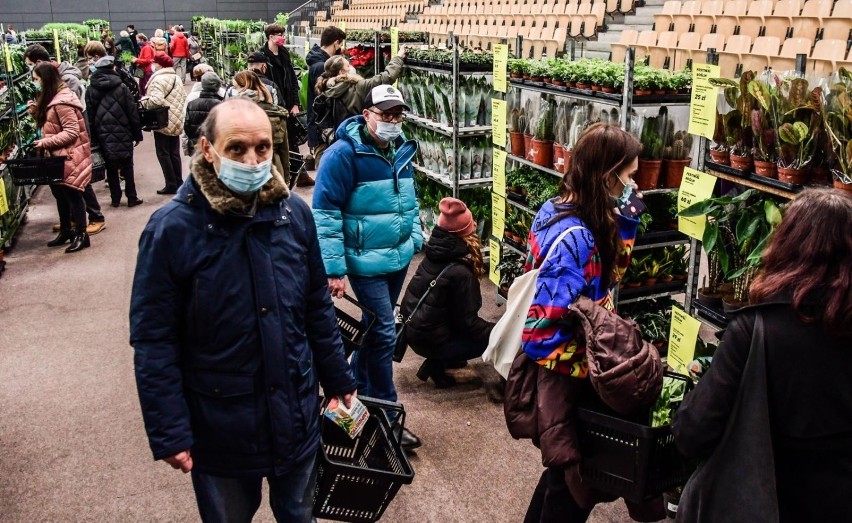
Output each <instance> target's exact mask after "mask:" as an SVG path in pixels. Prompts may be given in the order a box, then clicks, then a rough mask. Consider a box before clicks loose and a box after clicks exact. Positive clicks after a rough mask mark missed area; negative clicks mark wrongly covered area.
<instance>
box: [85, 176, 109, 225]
mask: <svg viewBox="0 0 852 523" xmlns="http://www.w3.org/2000/svg"><path fill="white" fill-rule="evenodd" d="M83 201H85V202H86V213H87V214H88V215H89V221H90V222H102V221H104V213H102V212H101V204H100V202H99V201H98V196H97V195H96V194H95V190H94V189H92V184H89V185H87V186H86V190H85V191H83Z"/></svg>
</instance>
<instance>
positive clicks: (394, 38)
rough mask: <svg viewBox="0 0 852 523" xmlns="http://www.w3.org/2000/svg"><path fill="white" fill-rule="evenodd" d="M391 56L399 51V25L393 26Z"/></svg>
mask: <svg viewBox="0 0 852 523" xmlns="http://www.w3.org/2000/svg"><path fill="white" fill-rule="evenodd" d="M390 37H391V56H392V57H393V56H396V55H397V53H399V27H391V29H390Z"/></svg>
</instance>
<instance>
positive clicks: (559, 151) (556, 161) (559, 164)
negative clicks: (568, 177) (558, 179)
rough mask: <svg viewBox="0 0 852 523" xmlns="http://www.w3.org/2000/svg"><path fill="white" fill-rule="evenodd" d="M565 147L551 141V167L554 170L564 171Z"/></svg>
mask: <svg viewBox="0 0 852 523" xmlns="http://www.w3.org/2000/svg"><path fill="white" fill-rule="evenodd" d="M564 168H565V148H564V147H562V145H561V144H558V143H556V142H553V169H554V170H555V171H556V172H560V173H562V172H565V171H564V170H562V169H564Z"/></svg>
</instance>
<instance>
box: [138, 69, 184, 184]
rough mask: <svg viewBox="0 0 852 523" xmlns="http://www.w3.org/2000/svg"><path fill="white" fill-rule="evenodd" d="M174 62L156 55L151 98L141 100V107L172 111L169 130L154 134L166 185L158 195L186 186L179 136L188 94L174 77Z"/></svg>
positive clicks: (149, 92) (158, 131)
mask: <svg viewBox="0 0 852 523" xmlns="http://www.w3.org/2000/svg"><path fill="white" fill-rule="evenodd" d="M172 65H173V62H172V59H171V58H169V55H167V54H165V53H157V54H156V55H154V64H153V65H152V70H153V71H154V73H153V74H152V75H151V81H150V82H149V84H148V95H147V96H146V97H145V98H143V99H142V107H144V108H145V109H154V108H156V107H168V108H169V123H168V125H167V126H166V127H164V128H162V129H158V130H156V131H154V147H155V148H156V150H157V160H158V161H159V162H160V168H162V170H163V178H165V180H166V185H165V187H163V188H162V189H160V190H158V191H157V194H175V193H176V192H177V190H178V188H179V187H180V186H181V184H183V174H182V172H181V171H182V168H181V161H180V134H181V133H182V132H183V109H184V107H185V104H186V92H185V91H184V90H183V82H182V81H181V80H180V79H179V78H178V76H177V75H176V74H175V70H174V68H173V67H172Z"/></svg>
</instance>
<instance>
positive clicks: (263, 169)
mask: <svg viewBox="0 0 852 523" xmlns="http://www.w3.org/2000/svg"><path fill="white" fill-rule="evenodd" d="M210 150H211V151H213V152H214V153H215V154H216V156H218V157H219V171H218V172H217V173H216V174H217V175H218V176H219V179H220V180H221V181H222V183H223V184H225V187H227V188H228V189H230V190H232V191H234V192H235V193H237V194H243V195H248V194H254V193H256V192H257V191H259V190H260V188H261V187H263V184H265V183H266V182H268V181H269V179H270V178H272V158H270V159H268V160H266V161H265V162H261V163H259V164H257V165H246V164H244V163H240V162H235V161H234V160H231V159H228V158H225V157H224V156H222V155H221V154H219V152H218V151H216V149H214V148H213V146H211V147H210Z"/></svg>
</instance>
